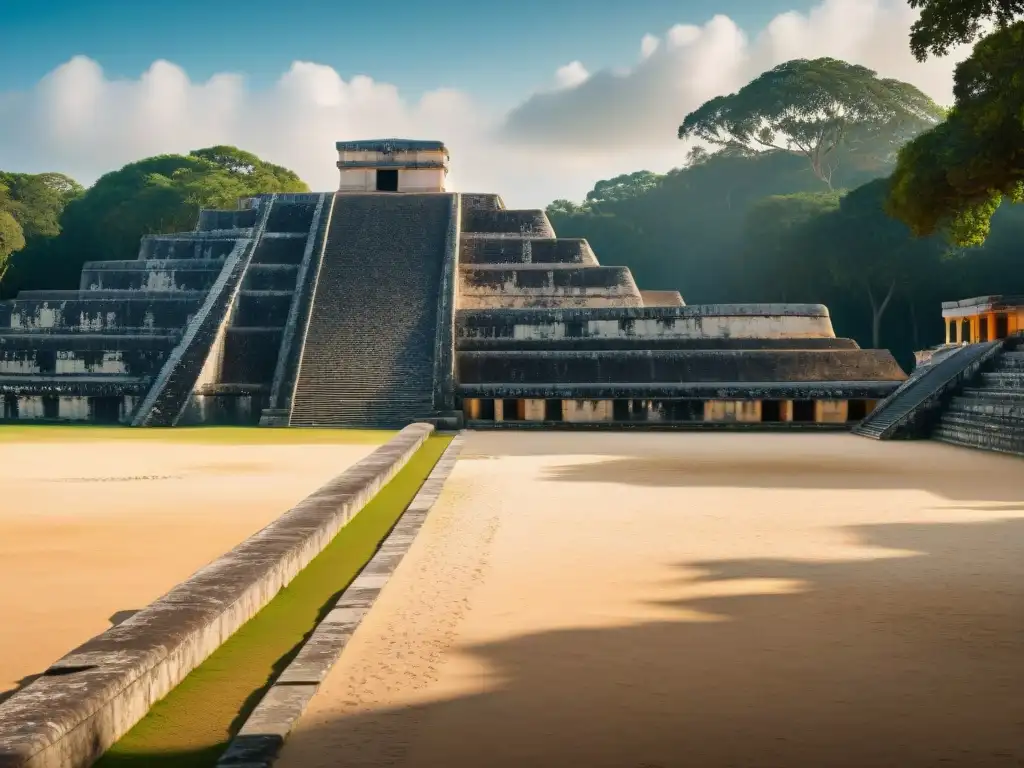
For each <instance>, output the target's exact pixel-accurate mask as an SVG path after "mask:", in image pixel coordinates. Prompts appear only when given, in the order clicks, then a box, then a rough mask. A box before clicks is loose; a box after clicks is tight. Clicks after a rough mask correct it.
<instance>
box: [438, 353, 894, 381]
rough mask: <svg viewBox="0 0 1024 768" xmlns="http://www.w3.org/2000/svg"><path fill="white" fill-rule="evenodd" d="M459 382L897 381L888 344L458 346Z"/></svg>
mask: <svg viewBox="0 0 1024 768" xmlns="http://www.w3.org/2000/svg"><path fill="white" fill-rule="evenodd" d="M458 364H459V381H460V383H462V384H487V383H495V384H497V383H515V384H520V385H522V384H528V383H547V382H558V383H560V384H592V383H593V384H614V383H625V382H642V383H652V384H653V383H659V382H666V383H668V382H688V383H695V382H707V383H715V382H737V383H746V382H749V383H762V382H838V381H849V382H864V381H891V382H900V381H903V379H905V378H906V376H905V374H904V373H903V371H902V370H901V369H900V368H899V366H898V365H896V362H895V360H894V359H893V357H892V355H891V354H889V353H888V352H887V351H885V350H828V351H814V352H812V351H806V350H771V351H763V350H762V351H752V350H751V351H694V352H685V351H676V350H658V351H651V350H629V351H604V352H596V353H595V352H501V353H492V352H461V353H459V357H458Z"/></svg>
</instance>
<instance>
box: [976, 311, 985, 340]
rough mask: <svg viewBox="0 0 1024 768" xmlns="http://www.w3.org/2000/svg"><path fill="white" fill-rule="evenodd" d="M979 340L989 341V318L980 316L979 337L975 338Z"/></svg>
mask: <svg viewBox="0 0 1024 768" xmlns="http://www.w3.org/2000/svg"><path fill="white" fill-rule="evenodd" d="M975 341H977V342H982V341H988V318H987V317H980V318H978V338H977V339H975Z"/></svg>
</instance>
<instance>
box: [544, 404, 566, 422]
mask: <svg viewBox="0 0 1024 768" xmlns="http://www.w3.org/2000/svg"><path fill="white" fill-rule="evenodd" d="M561 420H562V401H561V400H545V401H544V421H561Z"/></svg>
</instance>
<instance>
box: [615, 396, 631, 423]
mask: <svg viewBox="0 0 1024 768" xmlns="http://www.w3.org/2000/svg"><path fill="white" fill-rule="evenodd" d="M629 419H630V412H629V400H613V401H612V420H613V421H629Z"/></svg>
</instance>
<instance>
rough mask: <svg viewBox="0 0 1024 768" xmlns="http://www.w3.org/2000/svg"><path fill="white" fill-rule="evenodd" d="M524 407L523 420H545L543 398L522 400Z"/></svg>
mask: <svg viewBox="0 0 1024 768" xmlns="http://www.w3.org/2000/svg"><path fill="white" fill-rule="evenodd" d="M519 402H520V403H521V407H522V409H523V421H544V401H543V400H533V399H530V400H520V401H519Z"/></svg>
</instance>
